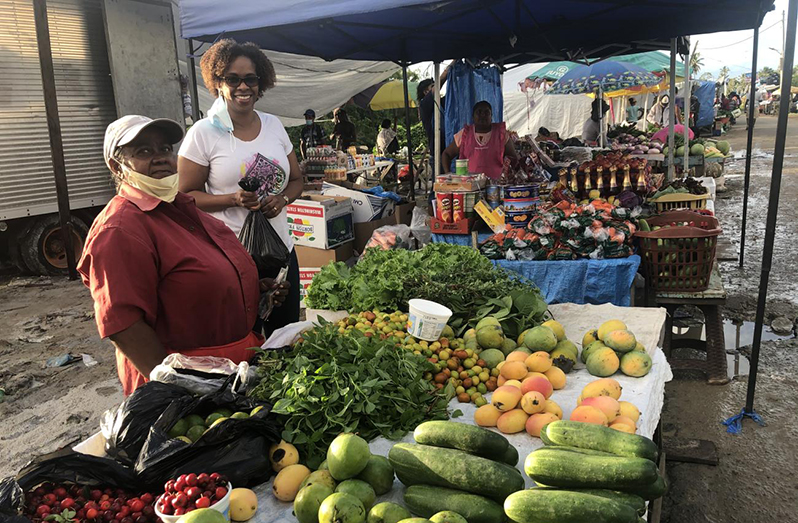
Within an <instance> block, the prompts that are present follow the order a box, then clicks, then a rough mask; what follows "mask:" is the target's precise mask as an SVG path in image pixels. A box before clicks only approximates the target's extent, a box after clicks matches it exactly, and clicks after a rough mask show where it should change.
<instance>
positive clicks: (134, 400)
mask: <svg viewBox="0 0 798 523" xmlns="http://www.w3.org/2000/svg"><path fill="white" fill-rule="evenodd" d="M192 397H193V396H192V394H191V392H190V391H188V390H186V389H184V388H183V387H179V386H177V385H173V384H169V383H159V382H157V381H150V382H147V383H145V384H144V385H142V386H141V387H139V388H137V389H136V390H135V391H133V394H131V395H130V396H128V397H127V398H125V401H123V402H122V404H121V405H119V406H118V407H115V408H113V409H110V410H108V411H106V412H105V414H103V418H102V420H100V430H101V431H102V434H103V438H104V439H105V452H106V453H107V454H108V455H109V456H111V457H112V458H114V459H116V460H117V461H119V462H120V463H123V464H125V465H129V466H132V465H133V464H134V463H135V462H136V458H138V455H139V452H141V447H143V446H144V442H145V441H147V436H148V435H149V433H150V427H151V426H152V424H153V423H155V422H156V421H157V420H158V418H160V417H161V414H163V412H164V411H165V410H166V407H168V406H169V405H170V404H171V403H172V402H173V401H175V400H180V399H191V398H192Z"/></svg>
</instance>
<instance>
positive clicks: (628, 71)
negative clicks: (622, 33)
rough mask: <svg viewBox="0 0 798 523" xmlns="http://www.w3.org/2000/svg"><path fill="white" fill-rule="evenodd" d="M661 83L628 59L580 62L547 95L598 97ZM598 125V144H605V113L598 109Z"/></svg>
mask: <svg viewBox="0 0 798 523" xmlns="http://www.w3.org/2000/svg"><path fill="white" fill-rule="evenodd" d="M659 82H660V79H659V77H657V76H656V75H654V74H652V73H650V72H648V71H646V70H645V69H644V68H642V67H640V66H639V65H634V64H630V63H628V62H615V61H612V60H605V61H602V62H596V63H594V64H590V65H580V66H579V67H575V68H573V69H571V70H570V71H568V72H567V73H566V74H565V75H563V77H562V78H560V79H559V80H557V81H556V82H555V83H554V85H552V86H551V88H550V89H549V90H548V91H547V92H546V94H590V93H594V92H596V91H598V94H599V98H600V99H603V98H604V93H606V92H612V91H620V90H621V89H629V88H632V87H636V86H640V85H642V86H646V87H652V86H655V85H657V84H658V83H659ZM599 118H600V120H599V125H600V126H601V145H602V147H603V146H604V124H603V120H604V112H603V111H599Z"/></svg>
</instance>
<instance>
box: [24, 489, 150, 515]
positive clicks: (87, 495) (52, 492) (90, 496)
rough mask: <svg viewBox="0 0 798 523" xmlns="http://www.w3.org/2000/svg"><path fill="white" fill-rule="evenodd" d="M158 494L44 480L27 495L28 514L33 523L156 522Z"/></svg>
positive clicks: (26, 510) (25, 510)
mask: <svg viewBox="0 0 798 523" xmlns="http://www.w3.org/2000/svg"><path fill="white" fill-rule="evenodd" d="M154 501H155V496H153V495H152V494H150V493H148V492H145V493H144V494H142V495H141V496H138V497H136V496H135V495H133V494H132V493H130V492H128V491H126V490H124V489H113V488H106V489H99V488H94V489H92V488H90V487H85V486H80V485H54V484H52V483H43V484H42V485H40V486H38V487H36V488H35V489H33V490H32V491H30V492H28V493H27V494H25V509H24V511H23V513H24V515H25V516H27V517H28V518H29V519H30V520H31V521H32V522H33V523H39V522H41V521H44V520H46V519H47V518H48V517H50V516H53V517H50V520H56V521H71V522H74V523H81V522H86V523H100V522H107V523H155V522H156V521H157V520H158V516H156V515H155V509H154V508H153V502H154Z"/></svg>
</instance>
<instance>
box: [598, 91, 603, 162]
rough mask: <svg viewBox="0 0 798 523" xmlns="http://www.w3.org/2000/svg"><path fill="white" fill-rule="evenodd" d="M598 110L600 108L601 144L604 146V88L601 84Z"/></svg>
mask: <svg viewBox="0 0 798 523" xmlns="http://www.w3.org/2000/svg"><path fill="white" fill-rule="evenodd" d="M598 110H599V146H600V147H601V148H602V149H603V148H604V88H603V86H602V85H601V84H599V92H598Z"/></svg>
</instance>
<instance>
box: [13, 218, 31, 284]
mask: <svg viewBox="0 0 798 523" xmlns="http://www.w3.org/2000/svg"><path fill="white" fill-rule="evenodd" d="M29 229H30V225H29V224H26V225H25V226H24V227H22V228H21V229H17V230H15V231H13V232H12V233H11V235H10V236H9V238H8V257H9V259H10V260H11V263H12V265H14V267H16V268H17V269H18V270H19V272H21V273H22V274H31V273H32V272H33V271H31V270H30V269H29V268H28V266H27V265H26V264H25V260H23V259H22V248H21V245H22V238H24V237H25V235H26V234H27V232H28V230H29Z"/></svg>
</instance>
